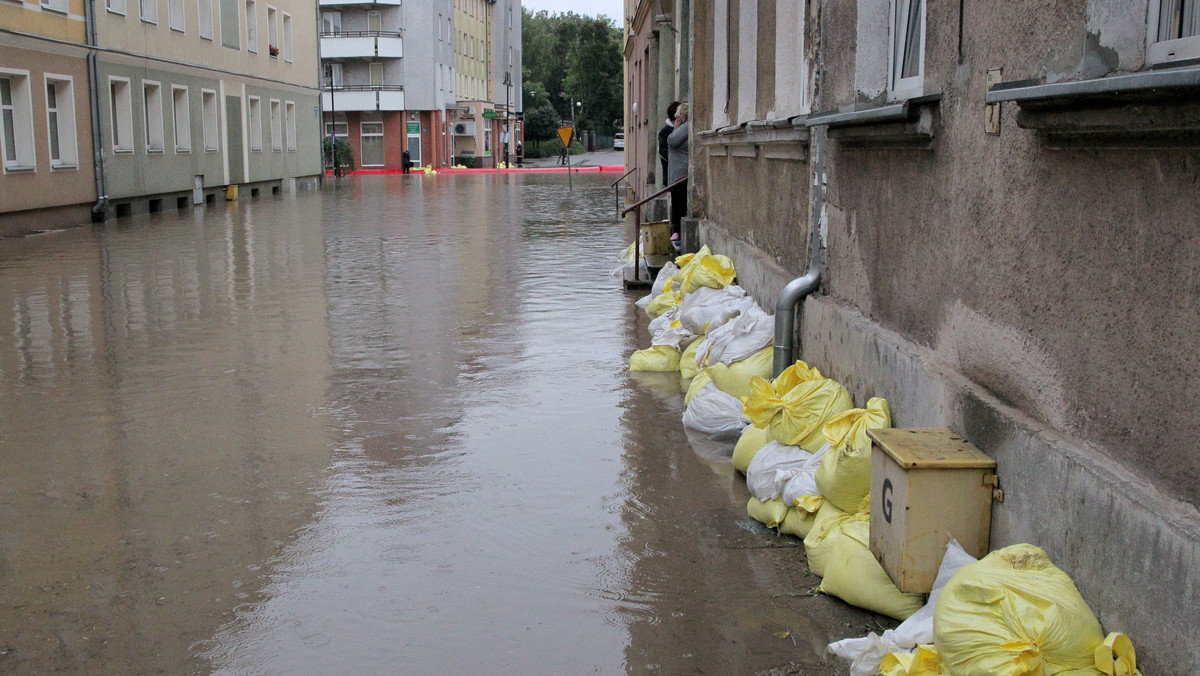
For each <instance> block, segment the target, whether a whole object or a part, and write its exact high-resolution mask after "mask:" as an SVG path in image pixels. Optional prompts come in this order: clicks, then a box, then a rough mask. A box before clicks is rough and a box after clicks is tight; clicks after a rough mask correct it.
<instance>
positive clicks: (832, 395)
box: [745, 378, 854, 453]
mask: <svg viewBox="0 0 1200 676" xmlns="http://www.w3.org/2000/svg"><path fill="white" fill-rule="evenodd" d="M750 390H751V394H750V396H749V397H748V398H747V399H746V407H745V411H746V417H747V418H749V419H750V421H751V422H753V423H754V424H755V425H758V426H759V427H768V428H769V429H770V430H771V434H772V435H773V436H774V437H775V438H776V439H777V440H778V441H779V442H780V443H783V444H787V445H788V446H799V447H800V448H803V449H804V450H806V451H808V452H809V453H816V452H817V451H819V450H821V446H823V445H824V444H825V436H824V434H822V432H821V428H823V427H824V426H825V423H827V422H829V420H830V419H832V418H833V417H834V416H836V415H837V414H839V413H841V412H843V411H846V410H848V409H850V408H851V407H853V405H854V404H853V402H852V401H851V399H850V393H849V392H847V391H846V388H845V387H842V386H841V384H840V383H838V382H836V381H833V380H830V379H829V378H822V379H820V380H809V381H807V382H802V383H799V384H797V385H796V386H795V387H793V388H792V389H791V390H789V391H788V392H786V393H784V394H780V393H779V392H777V391H776V389H775V387H774V385H772V384H771V383H769V382H767V381H766V380H764V379H762V378H754V379H752V380H751V381H750Z"/></svg>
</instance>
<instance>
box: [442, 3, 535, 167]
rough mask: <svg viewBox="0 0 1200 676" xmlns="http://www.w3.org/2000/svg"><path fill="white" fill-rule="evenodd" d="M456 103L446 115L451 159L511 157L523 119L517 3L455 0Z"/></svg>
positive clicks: (488, 161)
mask: <svg viewBox="0 0 1200 676" xmlns="http://www.w3.org/2000/svg"><path fill="white" fill-rule="evenodd" d="M454 17H455V19H454V20H455V35H456V55H455V64H456V68H457V71H456V73H457V75H456V77H457V80H456V82H457V86H458V90H457V93H458V107H457V109H456V110H455V111H454V112H453V114H452V117H451V127H452V130H451V132H452V133H451V136H452V138H453V151H454V157H455V161H456V162H460V163H461V162H464V159H465V158H470V159H466V160H465V161H466V162H468V163H471V164H474V165H476V166H479V167H494V166H497V165H498V164H499V163H502V162H504V161H505V160H504V154H505V152H504V151H505V144H509V147H508V150H509V162H512V161H514V159H513V155H515V152H516V143H515V141H513V140H512V139H517V138H520V137H521V128H522V126H523V125H522V124H521V121H520V119H519V117H520V116H519V115H518V114H517V113H518V112H519V111H521V110H522V106H521V100H522V96H521V91H522V84H521V83H522V82H523V80H522V79H521V3H520V1H519V0H455V13H454Z"/></svg>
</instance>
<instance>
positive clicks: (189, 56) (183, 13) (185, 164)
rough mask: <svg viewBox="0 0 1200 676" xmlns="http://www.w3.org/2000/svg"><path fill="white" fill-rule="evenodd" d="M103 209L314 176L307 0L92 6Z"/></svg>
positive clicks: (314, 102)
mask: <svg viewBox="0 0 1200 676" xmlns="http://www.w3.org/2000/svg"><path fill="white" fill-rule="evenodd" d="M96 7H97V9H96V27H97V31H96V33H97V46H98V47H99V50H98V51H99V59H98V60H99V64H98V69H97V85H98V89H99V115H100V137H99V143H100V144H101V150H102V152H103V153H104V157H105V166H104V184H105V197H106V199H107V210H108V212H109V213H110V214H113V213H115V214H116V215H124V214H128V213H136V212H139V211H144V210H148V211H156V210H160V209H164V208H176V207H181V206H186V205H187V204H198V203H202V202H204V201H212V200H214V199H216V197H217V195H218V193H219V191H220V190H221V189H223V188H224V187H225V186H231V185H236V186H242V187H243V191H248V192H250V193H251V194H252V195H253V194H255V193H257V192H258V191H259V190H271V191H276V190H289V189H293V188H294V186H295V182H296V180H297V179H309V180H311V179H312V178H313V177H316V176H319V175H320V173H321V155H320V146H319V143H320V128H319V120H318V116H319V105H320V101H319V90H318V84H319V83H318V77H317V73H318V70H317V68H318V64H317V54H316V49H315V45H316V40H317V37H316V25H315V22H314V21H313V4H312V2H311V0H104V3H103V6H102V7H101V5H100V4H99V3H97V5H96Z"/></svg>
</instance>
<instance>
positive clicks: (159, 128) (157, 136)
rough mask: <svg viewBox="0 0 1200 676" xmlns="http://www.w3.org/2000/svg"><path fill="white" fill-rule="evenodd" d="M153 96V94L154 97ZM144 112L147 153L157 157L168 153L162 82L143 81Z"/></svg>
mask: <svg viewBox="0 0 1200 676" xmlns="http://www.w3.org/2000/svg"><path fill="white" fill-rule="evenodd" d="M151 94H153V97H152V96H151ZM142 112H143V115H142V117H143V119H144V121H145V123H146V129H145V132H146V133H145V135H144V139H143V140H144V141H145V142H146V152H147V153H151V154H155V155H157V154H159V153H163V152H166V148H167V138H166V136H167V132H166V128H165V127H164V125H163V98H162V83H161V82H158V81H156V80H142ZM156 143H157V145H156Z"/></svg>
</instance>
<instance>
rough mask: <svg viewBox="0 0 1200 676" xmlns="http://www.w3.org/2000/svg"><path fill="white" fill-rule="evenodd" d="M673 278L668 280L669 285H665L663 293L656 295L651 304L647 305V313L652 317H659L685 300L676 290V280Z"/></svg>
mask: <svg viewBox="0 0 1200 676" xmlns="http://www.w3.org/2000/svg"><path fill="white" fill-rule="evenodd" d="M672 280H673V278H672ZM672 280H667V285H666V286H665V287H663V291H662V293H660V294H658V295H657V296H655V297H654V300H651V301H650V304H649V305H647V306H646V314H648V315H650V318H651V319H653V318H655V317H658V316H659V315H661V314H662V313H664V312H666V311H667V310H670V309H671V307H672V306H674V305H679V304H680V303H681V302H683V299H682V298H680V297H679V294H678V293H676V292H675V290H674V282H673V281H672Z"/></svg>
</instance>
